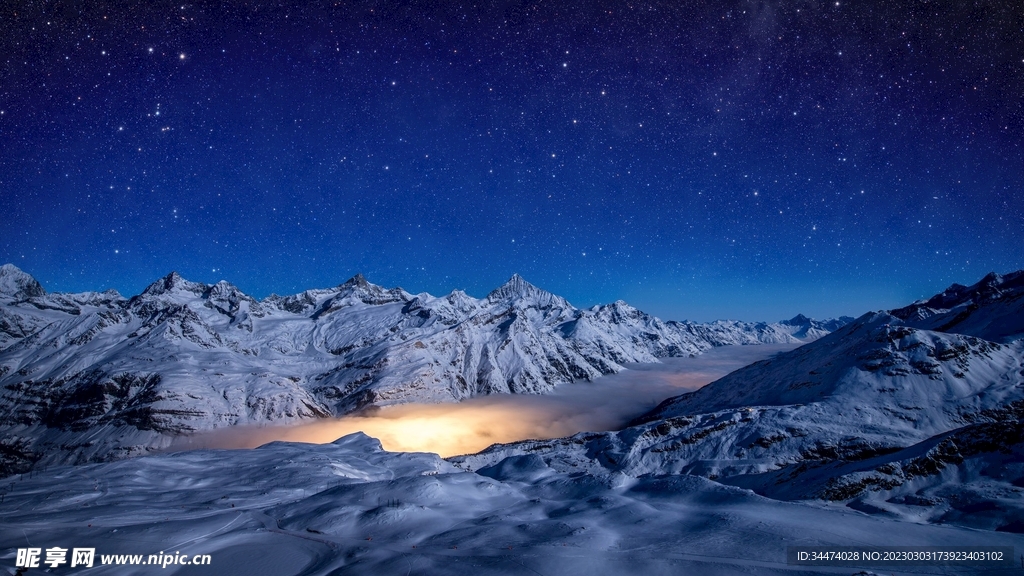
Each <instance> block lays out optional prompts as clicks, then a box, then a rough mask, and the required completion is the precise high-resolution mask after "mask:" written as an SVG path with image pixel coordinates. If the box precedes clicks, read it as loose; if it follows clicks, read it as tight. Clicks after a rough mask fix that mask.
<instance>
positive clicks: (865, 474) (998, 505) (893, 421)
mask: <svg viewBox="0 0 1024 576" xmlns="http://www.w3.org/2000/svg"><path fill="white" fill-rule="evenodd" d="M989 325H991V324H989ZM1002 326H1003V327H1005V328H1007V329H1008V330H1010V331H1017V332H1020V331H1021V329H1022V327H1021V326H1019V325H1014V324H1012V323H1011V322H1009V321H1007V322H1005V323H1003V324H1002ZM1022 419H1024V340H1015V341H1010V342H1004V343H999V342H991V341H987V340H983V339H981V338H977V337H974V336H968V335H963V334H956V333H947V332H937V331H930V330H922V329H917V328H913V327H910V326H907V325H906V324H905V322H904V321H903V320H902V319H900V318H898V317H896V316H893V315H890V314H887V313H884V312H879V313H869V314H865V315H864V316H862V317H861V318H859V319H857V320H856V321H855V322H853V323H851V324H849V325H847V326H844V327H842V328H840V329H838V330H837V331H835V332H833V333H831V334H829V335H828V336H825V337H824V338H821V339H819V340H817V341H815V342H812V343H809V344H806V345H804V346H802V347H800V348H798V349H796V350H793V351H790V352H785V353H782V354H779V355H777V356H775V357H773V358H770V359H768V360H763V361H760V362H756V363H754V364H751V365H749V366H747V367H745V368H741V369H740V370H737V371H735V372H733V373H731V374H729V375H727V376H725V377H724V378H721V379H719V380H717V381H715V382H713V383H711V384H709V385H707V386H705V387H703V388H701V389H700V390H697V391H695V392H692V393H688V394H684V395H681V396H677V397H674V398H671V399H669V400H666V401H665V402H663V403H662V404H661V405H660V406H659V407H658V408H657V409H655V410H654V411H652V412H651V413H649V414H647V415H645V416H644V417H642V418H640V419H638V420H637V421H636V423H635V424H636V425H634V426H632V427H629V428H626V429H624V430H622V431H619V432H609V433H601V434H579V435H576V436H573V437H571V438H565V439H560V440H551V441H544V442H521V443H514V444H508V445H498V446H493V447H491V448H490V449H488V450H485V451H484V452H482V453H480V454H475V455H470V456H465V457H460V458H456V459H454V461H456V462H457V463H458V464H460V465H462V466H465V467H466V468H468V469H474V470H479V469H488V468H489V467H494V466H497V465H500V463H501V462H502V461H503V460H504V459H506V458H516V457H520V456H523V455H528V454H536V455H539V456H540V457H542V458H544V459H545V461H546V462H548V465H549V466H552V467H553V468H555V469H557V470H561V471H564V472H568V471H570V470H580V471H587V472H588V473H592V474H600V473H605V474H609V473H613V472H616V473H622V474H626V475H628V476H631V477H636V476H642V475H644V474H656V475H661V474H697V475H701V476H705V477H708V478H713V479H717V480H718V481H720V482H725V483H729V484H733V485H736V486H741V487H745V488H751V489H754V490H756V491H757V492H759V493H761V494H763V495H766V496H770V497H773V498H781V499H826V500H840V501H848V502H849V504H850V505H851V506H854V507H859V508H858V509H861V508H863V509H871V510H874V511H881V510H885V511H887V512H889V513H894V514H900V515H904V516H907V517H914V518H918V519H929V520H937V521H958V522H967V523H968V524H970V525H976V526H979V527H987V528H989V529H994V528H999V527H1001V526H1003V525H1004V524H1005V525H1010V524H1012V522H1011V520H1010V519H1012V518H1013V517H1014V515H1016V514H1022V513H1024V490H1022V488H1024V460H1022V456H1024V437H1022V431H1021V430H1022V429H1021V422H1022ZM922 503H925V504H922ZM921 506H925V507H924V508H922V507H921ZM979 509H983V510H989V509H992V510H995V509H998V510H1001V511H1003V512H1000V513H999V514H994V513H993V514H988V515H987V516H985V515H982V517H978V516H977V515H974V514H973V513H971V510H979ZM964 518H967V519H968V520H964ZM979 518H980V519H979ZM1000 522H1002V524H1000ZM1013 526H1017V524H1013ZM1007 529H1009V528H1007ZM1018 529H1019V528H1015V530H1018Z"/></svg>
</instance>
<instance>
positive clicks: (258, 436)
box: [174, 346, 792, 456]
mask: <svg viewBox="0 0 1024 576" xmlns="http://www.w3.org/2000/svg"><path fill="white" fill-rule="evenodd" d="M728 348H733V350H728V349H724V350H723V349H719V350H714V351H711V352H709V353H707V354H705V355H703V356H700V357H698V358H679V359H670V361H668V362H666V363H665V364H659V365H640V366H634V367H633V368H634V369H631V370H627V371H625V372H622V373H620V374H615V375H611V376H606V377H604V378H600V379H599V380H597V381H595V382H580V383H575V384H568V385H565V386H561V387H559V389H558V390H557V391H556V392H555V393H553V394H548V395H537V396H534V395H494V396H484V397H478V398H472V399H469V400H465V401H463V402H460V403H458V404H403V405H400V406H388V407H384V408H381V409H380V410H378V411H376V412H375V413H374V414H372V415H368V416H346V417H343V418H337V419H331V420H322V421H318V422H313V423H310V424H302V425H298V426H288V427H284V426H273V427H264V428H233V429H227V430H220V431H215V432H212V433H209V434H203V435H199V436H193V437H191V438H188V439H185V440H184V441H183V442H182V443H180V444H179V445H177V446H175V447H174V448H177V449H188V448H255V447H256V446H260V445H262V444H266V443H267V442H272V441H275V440H283V441H290V442H310V443H317V444H323V443H328V442H333V441H334V440H337V439H338V438H340V437H342V436H345V435H347V434H351V433H353V432H364V433H366V434H367V435H369V436H373V437H374V438H377V439H379V440H380V441H381V444H382V445H383V446H384V448H385V449H386V450H391V451H396V452H435V453H437V454H440V455H441V456H454V455H458V454H471V453H474V452H479V451H480V450H483V449H484V448H487V447H488V446H490V445H491V444H494V443H503V442H515V441H517V440H525V439H545V438H559V437H562V436H570V435H572V434H575V433H577V432H582V431H603V430H615V429H618V428H619V427H621V426H623V425H624V424H625V423H626V422H628V421H629V420H630V419H632V418H635V417H636V416H639V415H640V414H642V413H644V412H646V411H647V410H650V409H651V408H653V407H654V406H656V405H657V404H658V403H659V402H660V401H661V400H663V399H665V398H668V397H670V396H675V395H677V394H681V393H683V392H686V391H691V390H696V389H697V388H700V387H701V386H703V385H705V384H707V383H708V382H711V381H712V380H715V379H717V378H719V377H721V376H724V375H725V374H727V373H728V372H731V371H732V370H734V369H736V368H739V367H741V366H744V365H746V364H748V363H750V362H752V361H755V360H758V359H761V358H764V357H767V356H768V355H770V354H771V353H773V352H778V351H780V350H784V349H789V348H792V346H749V347H747V346H742V347H728Z"/></svg>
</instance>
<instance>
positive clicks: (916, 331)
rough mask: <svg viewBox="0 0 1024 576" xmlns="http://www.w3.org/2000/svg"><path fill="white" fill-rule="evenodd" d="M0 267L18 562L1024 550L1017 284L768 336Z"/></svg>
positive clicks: (1, 530)
mask: <svg viewBox="0 0 1024 576" xmlns="http://www.w3.org/2000/svg"><path fill="white" fill-rule="evenodd" d="M2 273H3V276H2V277H0V291H2V292H3V294H4V298H5V300H4V307H3V314H4V316H3V324H2V327H3V332H4V334H5V336H4V338H6V340H5V343H4V348H3V350H2V352H0V359H2V362H3V364H2V366H3V367H4V369H3V372H4V375H3V380H2V383H3V386H4V388H3V394H4V396H3V397H2V401H3V410H4V413H5V414H7V415H9V417H8V418H7V420H6V422H5V426H7V428H6V429H5V431H4V438H5V442H8V444H7V445H6V446H5V448H4V454H5V455H6V456H5V457H6V458H8V460H7V464H6V465H7V466H8V467H9V473H10V472H14V471H16V470H15V468H16V467H19V466H24V467H29V466H33V467H34V471H33V472H31V473H28V474H25V473H21V474H13V475H9V476H8V480H7V484H5V485H4V488H3V492H4V499H3V502H2V503H0V517H2V518H3V520H0V547H2V549H3V550H7V551H9V552H7V553H6V554H7V556H5V557H4V558H5V561H6V560H7V559H10V560H12V562H11V565H13V558H14V550H15V549H16V548H18V547H24V546H25V545H26V542H28V543H29V545H32V546H40V547H42V548H46V547H50V546H70V545H74V546H90V547H95V548H96V549H97V552H98V553H99V552H102V553H104V554H156V553H159V552H163V551H170V552H174V553H175V554H177V553H179V551H180V553H181V554H188V555H206V554H208V555H210V557H211V558H212V565H210V566H182V567H173V568H171V570H172V572H174V573H178V572H180V573H182V574H203V573H217V574H252V573H257V572H262V573H274V574H334V573H344V574H390V573H409V574H420V573H422V574H509V573H515V574H536V573H540V574H588V575H589V574H622V573H635V574H641V573H642V574H683V573H699V574H735V573H766V574H793V573H847V574H849V573H853V572H855V571H856V570H857V569H859V568H839V567H825V566H821V567H818V568H814V567H807V566H796V565H792V564H789V563H787V548H788V547H791V546H831V547H839V546H858V547H862V548H863V547H873V546H893V545H899V546H939V547H946V548H950V549H952V548H955V547H967V546H989V547H991V546H998V547H1003V548H1004V549H1006V548H1013V549H1014V550H1015V551H1016V552H1017V553H1019V552H1021V551H1024V524H1022V523H1021V520H1020V519H1021V518H1024V420H1022V418H1024V340H1022V339H1021V336H1022V335H1024V272H1016V273H1013V274H1007V275H1005V276H999V275H994V274H993V275H989V276H986V277H985V278H983V279H982V280H981V281H979V282H977V283H976V284H974V285H971V286H962V285H954V286H951V287H950V288H949V289H948V290H946V291H944V292H943V293H941V294H939V295H936V296H935V297H934V298H931V299H928V300H925V301H921V302H917V303H913V304H911V305H909V306H907V307H904V308H900V309H896V310H890V311H887V312H885V311H878V312H869V313H867V314H864V315H862V316H861V317H859V318H857V319H855V320H852V321H849V322H847V321H846V320H838V321H831V322H824V323H823V322H816V321H811V320H808V319H806V318H801V317H798V318H795V319H793V320H792V321H787V322H785V323H775V324H751V323H741V322H720V323H713V324H693V323H685V322H662V321H660V320H658V319H656V318H652V317H650V316H648V315H645V314H643V313H642V312H639V311H637V310H635V309H633V308H630V307H629V306H628V305H626V304H625V303H621V302H618V303H615V304H611V305H608V306H603V307H595V308H592V309H588V310H578V309H576V308H573V307H572V306H570V305H569V304H568V303H567V302H565V301H564V300H563V299H561V298H559V297H557V296H554V295H552V294H549V293H547V292H544V291H542V290H540V289H538V288H536V287H533V286H531V285H529V284H528V283H526V282H525V281H523V280H522V279H521V278H518V277H514V278H512V279H511V280H510V281H509V283H507V284H506V285H505V286H502V287H500V288H498V289H497V290H495V291H494V292H492V293H491V294H490V295H488V296H487V297H486V298H484V299H473V298H470V297H468V296H466V295H464V294H460V293H453V294H451V295H448V296H446V297H443V298H434V297H431V296H429V295H411V294H408V293H405V292H404V291H401V290H399V289H392V290H384V289H382V288H379V287H375V286H373V285H372V284H369V283H368V282H366V281H365V280H364V279H362V278H361V277H356V278H353V279H352V280H350V281H349V282H346V283H345V284H342V285H341V286H339V287H337V288H334V289H330V290H323V291H307V292H305V293H303V294H300V295H297V296H292V297H285V298H279V297H272V298H269V299H266V300H264V301H260V302H257V301H255V300H252V299H247V297H245V296H244V295H243V294H240V293H239V292H238V291H237V290H236V289H234V288H233V287H231V286H230V285H227V284H223V283H222V284H217V285H212V286H209V285H199V284H193V283H189V282H187V281H184V280H182V279H181V278H179V277H177V276H176V275H169V276H168V277H166V278H165V279H163V280H161V281H159V282H157V283H155V284H154V285H152V286H150V288H148V289H147V290H146V291H145V292H144V293H143V294H141V295H139V296H136V297H133V298H131V299H124V298H121V297H120V296H118V295H116V294H75V295H67V294H56V295H55V294H46V293H44V292H43V290H42V287H40V286H39V285H38V283H35V282H34V280H32V279H31V277H29V276H27V275H25V274H24V273H22V272H20V271H18V270H16V269H14V268H13V267H9V266H8V267H4V268H3V269H2ZM396 327H397V328H396ZM729 344H761V345H764V344H772V345H778V346H779V347H780V348H782V349H779V348H776V349H771V348H769V347H767V346H766V347H764V348H761V350H764V352H765V353H764V354H761V355H760V358H758V355H752V356H749V357H747V358H746V359H745V360H747V361H752V360H757V361H754V362H753V363H750V364H748V365H746V366H743V367H740V368H739V369H738V370H735V371H733V372H731V373H728V374H724V375H722V376H721V377H718V376H719V374H721V373H719V374H714V375H710V376H708V377H707V379H706V380H711V379H715V378H717V379H715V380H714V381H713V382H711V383H710V384H707V385H705V386H701V385H700V384H702V383H703V382H701V381H698V380H690V381H686V380H684V377H683V376H681V375H680V374H682V372H681V371H680V372H678V373H676V374H675V376H673V372H672V367H673V366H674V363H675V362H686V361H691V360H693V361H699V360H700V358H694V359H688V360H684V359H679V360H674V359H673V360H672V361H671V362H670V363H669V364H668V368H669V369H668V370H664V371H655V370H652V369H651V367H650V364H651V363H654V362H657V361H658V360H660V359H664V358H669V357H672V356H681V357H688V356H690V355H700V354H702V353H703V354H706V356H705V358H706V359H707V361H708V363H709V364H713V363H714V362H712V361H713V360H714V357H713V356H711V354H716V353H719V354H721V353H723V352H718V351H717V350H713V349H716V347H719V346H725V345H729ZM786 347H788V348H790V349H785V348H786ZM756 348H758V347H757V346H750V347H748V348H747V349H748V350H751V351H753V350H755V349H756ZM709 351H711V352H709ZM724 356H728V353H725V354H724ZM719 360H720V361H721V359H719ZM634 362H643V363H646V364H644V365H633V364H631V363H634ZM744 363H745V362H743V361H739V362H736V366H739V365H741V364H744ZM720 366H721V365H720ZM624 367H626V368H629V367H632V368H634V369H633V370H627V371H625V372H623V370H622V369H623V368H624ZM728 369H729V368H724V369H722V372H725V371H727V370H728ZM613 373H615V376H613V377H607V376H603V375H606V374H613ZM626 375H628V376H626ZM321 376H322V377H321ZM644 377H648V378H650V379H656V378H661V379H662V380H663V382H662V383H661V384H652V385H650V387H649V388H647V390H649V391H650V392H651V393H650V394H649V395H647V396H644V395H643V394H639V395H638V396H642V397H640V398H637V399H635V400H634V401H632V402H631V403H629V405H628V406H626V407H624V408H623V409H622V411H619V412H615V411H613V412H605V413H603V414H601V415H600V417H602V418H603V417H607V418H608V419H609V420H608V421H609V422H611V421H612V420H615V419H620V420H621V419H623V418H625V417H628V415H627V412H629V411H631V410H632V409H633V408H637V409H640V408H641V407H642V406H645V405H647V406H649V405H652V404H654V402H656V401H657V397H656V396H657V395H656V394H655V393H654V391H659V393H664V394H666V395H667V396H669V397H667V398H666V399H664V401H662V402H660V403H659V404H657V406H653V407H652V409H651V410H649V411H647V412H646V413H645V414H638V415H637V417H635V418H633V419H632V421H631V422H628V423H625V424H623V425H610V426H609V428H610V429H606V430H604V431H600V430H596V431H595V430H587V431H581V432H578V433H575V434H568V435H565V436H563V437H554V438H548V439H539V440H536V439H535V440H521V441H514V442H507V443H500V444H494V445H492V446H490V447H488V448H486V449H484V450H482V451H479V452H476V453H472V454H464V455H461V456H454V457H449V458H441V457H439V456H438V455H436V454H429V453H408V452H389V451H385V450H384V449H383V447H382V446H381V444H380V442H378V441H377V440H376V439H374V438H371V437H369V436H367V435H365V434H362V433H353V434H349V435H347V436H345V437H343V438H340V439H338V440H336V441H333V442H331V443H328V444H306V443H296V442H272V443H270V444H266V445H263V446H261V447H259V448H256V449H235V450H220V449H218V450H192V451H184V452H174V453H163V454H152V455H148V456H142V457H132V456H135V455H140V454H143V453H146V452H155V451H157V450H158V449H160V448H163V447H165V446H167V445H169V443H170V442H172V441H174V439H175V438H178V437H182V436H185V435H191V434H194V433H195V432H197V431H201V430H212V429H215V428H223V427H226V426H232V425H238V424H256V423H263V422H266V423H269V422H281V423H293V424H294V423H308V422H310V421H313V420H316V419H324V418H333V417H335V416H343V415H345V414H349V413H352V412H356V411H361V413H364V414H365V413H366V412H367V411H370V412H372V411H373V410H376V409H379V410H380V412H379V413H380V414H383V413H386V411H387V410H401V409H403V408H402V407H401V406H400V405H402V404H405V405H409V404H410V403H416V404H423V403H429V402H435V403H436V402H448V403H453V402H455V401H459V400H461V401H465V402H469V403H470V404H467V406H472V403H474V402H488V401H493V399H492V398H491V396H493V395H496V394H507V393H513V394H522V393H547V394H548V395H551V392H552V391H554V392H555V397H557V395H558V394H560V393H562V394H564V392H562V391H563V390H572V394H573V395H576V394H578V395H579V396H575V397H573V396H572V395H570V398H573V400H572V401H569V402H566V403H565V404H567V405H571V404H573V403H574V402H577V401H578V402H579V403H580V404H581V405H583V406H584V408H585V409H584V411H586V409H588V408H589V407H591V406H594V405H596V404H590V405H588V404H587V401H586V400H585V397H586V391H587V390H588V388H587V387H588V386H592V385H593V386H599V387H600V386H606V387H607V389H602V388H594V389H591V390H592V391H594V392H595V393H597V394H598V395H600V396H601V397H603V398H605V399H607V398H612V397H614V396H613V395H612V393H611V392H610V389H611V388H614V387H615V386H616V384H618V385H619V386H621V387H623V388H626V387H628V386H630V380H628V379H643V378H644ZM585 380H591V381H592V382H581V381H585ZM706 380H705V381H706ZM602 381H603V383H602ZM403 383H404V384H403ZM489 395H490V396H489ZM626 396H628V395H624V396H620V397H619V398H620V399H621V398H624V397H626ZM478 398H479V399H478ZM517 398H519V397H517ZM521 398H523V399H527V400H528V399H529V397H527V396H522V397H521ZM261 399H262V400H261ZM616 403H621V404H626V403H625V402H622V401H617V402H616ZM513 405H514V404H507V405H505V407H506V408H511V407H512V406H513ZM552 406H557V403H556V404H552ZM551 414H556V415H557V416H558V417H561V416H562V415H563V412H552V413H551ZM499 417H500V418H504V419H512V418H515V413H514V410H511V409H510V410H509V411H508V412H502V413H500V414H498V413H495V414H494V415H493V418H499ZM456 420H457V418H456ZM596 422H598V418H596V417H595V419H594V420H592V421H586V422H584V424H585V425H589V424H590V423H596ZM474 425H476V424H474ZM408 433H409V434H415V433H416V430H415V429H410V430H409V432H408ZM552 435H557V432H556V433H554V434H552ZM90 460H93V461H95V460H112V461H107V462H91V463H90V462H89V461H90ZM79 461H80V462H81V463H79V464H78V465H67V464H71V463H74V462H79ZM257 552H258V553H257ZM1012 553H1013V552H1011V554H1012ZM1014 566H1015V565H1014ZM862 568H863V569H865V570H867V569H871V568H872V566H863V567H862ZM875 568H877V567H875ZM206 569H209V570H210V571H208V572H204V570H206ZM1017 570H1019V569H1018V568H1015V567H1013V568H1011V567H1009V566H1007V565H1006V564H1005V563H1003V564H1000V565H999V566H993V565H981V564H975V565H968V564H959V565H956V566H949V565H947V566H944V567H936V566H926V565H916V564H907V565H900V566H898V567H891V566H889V567H885V568H884V570H880V572H883V573H901V574H913V573H936V572H941V573H957V574H964V573H968V574H970V573H979V574H980V573H985V574H993V573H1006V574H1009V573H1016V571H1017ZM95 571H96V572H97V573H105V572H104V571H106V573H111V574H115V573H123V572H124V567H123V566H113V565H103V566H98V567H97V568H96V570H95ZM214 571H215V572H214ZM943 571H945V572H943Z"/></svg>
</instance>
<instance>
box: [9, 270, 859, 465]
mask: <svg viewBox="0 0 1024 576" xmlns="http://www.w3.org/2000/svg"><path fill="white" fill-rule="evenodd" d="M849 320H851V319H850V318H840V319H834V320H826V321H815V320H811V319H809V318H806V317H804V316H797V317H795V318H793V319H791V320H788V321H784V322H777V323H751V322H738V321H718V322H712V323H694V322H671V321H670V322H664V321H662V320H660V319H658V318H655V317H653V316H651V315H649V314H646V313H644V312H642V311H640V310H637V309H636V308H633V307H631V306H629V305H628V304H626V303H625V302H622V301H617V302H614V303H612V304H608V305H604V306H595V307H592V308H588V309H578V308H575V307H573V306H572V305H571V304H569V302H567V301H566V300H565V299H564V298H561V297H559V296H557V295H554V294H552V293H550V292H547V291H544V290H541V289H540V288H537V287H536V286H534V285H532V284H530V283H528V282H527V281H525V280H524V279H523V278H521V277H520V276H518V275H515V276H513V277H512V278H511V279H509V281H508V282H506V283H505V284H504V285H502V286H500V287H499V288H497V289H495V290H494V291H492V292H491V293H490V294H488V295H487V296H486V297H485V298H480V299H478V298H473V297H471V296H469V295H467V294H466V293H464V292H461V291H453V292H451V293H450V294H448V295H446V296H443V297H435V296H431V295H429V294H426V293H421V294H415V295H414V294H410V293H408V292H406V291H405V290H402V289H401V288H391V289H385V288H382V287H380V286H377V285H374V284H371V283H369V282H368V281H367V280H366V279H365V278H364V277H363V276H362V275H356V276H354V277H353V278H351V279H349V280H348V281H346V282H344V283H342V284H340V285H338V286H336V287H334V288H328V289H318V290H306V291H304V292H302V293H299V294H295V295H292V296H283V297H282V296H276V295H272V296H270V297H268V298H265V299H262V300H256V299H254V298H252V297H250V296H248V295H246V294H245V293H243V292H242V291H241V290H239V289H238V288H237V287H235V286H234V285H232V284H229V283H227V282H223V281H222V282H218V283H216V284H204V283H198V282H191V281H188V280H185V279H184V278H182V277H181V276H180V275H178V274H177V273H173V272H172V273H170V274H168V275H167V276H165V277H163V278H161V279H159V280H157V281H156V282H154V283H152V284H151V285H149V286H148V287H147V288H146V289H145V290H143V291H142V293H141V294H138V295H136V296H133V297H131V298H124V297H122V296H121V295H120V294H118V293H117V292H114V291H107V292H102V293H97V292H86V293H77V294H64V293H52V294H51V293H47V292H46V291H45V289H44V288H43V287H42V286H41V285H40V284H39V282H37V281H36V280H35V279H34V278H32V277H31V276H30V275H28V274H26V273H25V272H23V271H21V270H19V269H18V268H17V267H15V266H13V265H10V264H7V265H4V266H2V267H0V411H2V412H0V413H3V414H4V418H3V423H2V425H0V431H2V433H3V440H0V473H7V474H9V473H12V472H16V471H21V470H25V469H27V467H29V466H32V465H33V463H42V464H54V463H82V462H88V461H102V460H110V459H118V458H124V457H131V456H137V455H140V454H144V453H147V452H151V451H153V450H157V449H161V448H164V447H166V446H167V445H168V444H169V443H170V441H171V440H172V439H173V438H174V437H176V436H180V435H187V434H193V433H196V432H200V431H206V430H211V429H216V428H223V427H229V426H236V425H253V424H255V425H260V424H268V423H275V424H282V423H296V422H303V421H310V420H315V419H320V418H326V417H331V416H338V415H342V414H346V413H351V412H354V411H358V410H362V409H366V408H368V407H373V406H386V405H391V404H400V403H407V402H428V403H437V402H457V401H459V400H462V399H465V398H469V397H473V396H478V395H486V394H505V393H517V394H521V393H522V394H537V393H544V392H548V391H551V390H552V389H553V388H554V387H555V386H558V385H566V384H570V383H571V382H573V381H578V380H592V379H594V378H598V377H600V376H602V375H604V374H610V373H614V372H617V371H620V370H622V369H623V365H625V364H628V363H631V362H657V361H658V360H659V358H665V357H671V356H690V355H695V354H700V353H701V352H703V351H705V350H708V349H710V348H712V347H715V346H724V345H736V344H760V343H785V342H789V343H797V342H802V341H809V340H813V339H816V338H818V337H821V336H822V335H825V334H828V333H829V332H831V331H832V330H835V329H836V328H838V327H841V326H842V325H843V324H845V323H846V322H848V321H849Z"/></svg>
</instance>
